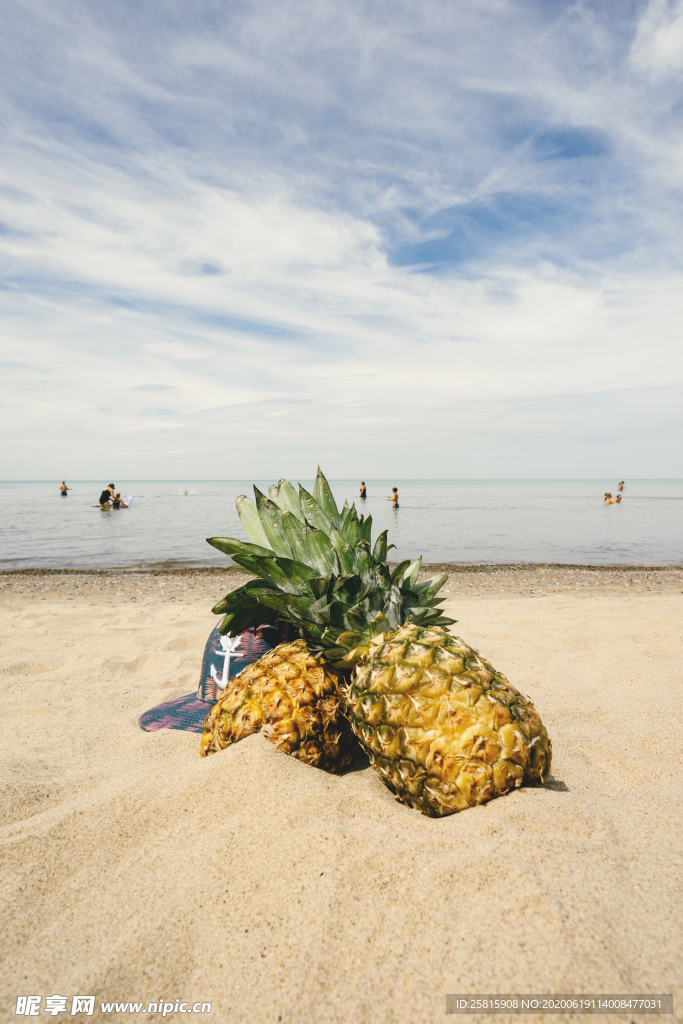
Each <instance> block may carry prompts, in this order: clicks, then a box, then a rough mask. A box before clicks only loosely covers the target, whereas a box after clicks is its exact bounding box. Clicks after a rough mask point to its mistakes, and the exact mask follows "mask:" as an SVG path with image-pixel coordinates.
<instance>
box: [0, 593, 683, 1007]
mask: <svg viewBox="0 0 683 1024" xmlns="http://www.w3.org/2000/svg"><path fill="white" fill-rule="evenodd" d="M452 607H453V611H454V614H455V615H456V616H457V618H459V620H460V621H459V623H458V625H457V626H456V627H454V630H455V631H456V632H457V633H458V634H460V635H462V636H463V637H464V638H465V639H466V640H467V641H468V642H469V643H472V644H473V645H474V646H475V647H476V648H478V649H479V650H481V651H482V653H484V654H485V655H486V656H487V657H488V658H490V660H491V661H492V662H493V663H494V664H495V665H496V666H497V667H499V668H500V669H501V670H502V671H503V672H505V673H506V674H507V675H508V676H509V678H510V680H511V681H512V682H513V683H514V684H515V685H516V686H518V687H519V688H520V689H521V690H522V691H523V692H524V693H528V694H529V695H530V696H531V697H532V699H533V700H534V702H535V703H536V706H537V708H538V709H539V711H540V713H541V715H542V716H543V720H544V722H545V724H546V726H547V728H548V730H549V732H550V734H551V736H552V739H553V745H554V767H553V776H552V779H551V782H550V784H549V785H548V786H547V787H546V788H544V789H522V790H519V791H516V792H514V793H512V794H511V795H509V796H507V797H504V798H501V799H498V800H495V801H493V802H491V803H490V804H488V805H486V806H484V807H481V808H477V809H474V810H470V811H466V812H464V813H462V814H459V815H454V816H452V817H450V818H447V819H442V820H430V819H428V818H425V817H422V816H421V815H420V814H418V813H417V812H415V811H412V810H409V809H407V808H405V807H403V806H401V805H399V804H398V803H396V802H395V800H394V799H393V797H392V796H391V794H390V793H389V792H388V790H386V789H385V788H384V787H383V785H382V784H381V782H380V781H379V779H378V777H377V776H376V775H375V774H374V772H373V771H372V769H370V768H369V767H367V764H364V763H363V762H362V761H361V760H359V761H358V762H357V763H356V764H355V766H354V767H355V770H353V771H351V772H349V773H347V774H346V775H344V776H343V777H341V778H335V777H332V776H328V775H325V774H324V773H322V772H319V771H317V770H315V769H312V768H309V767H306V766H305V765H302V764H300V763H299V762H297V761H295V760H293V759H291V758H288V757H286V756H285V755H283V754H280V753H279V752H278V751H276V750H275V749H274V748H273V747H272V746H271V745H270V744H269V743H268V741H267V740H265V739H263V738H262V737H259V736H255V737H251V738H250V739H248V740H246V741H244V742H243V743H241V744H238V745H237V746H235V747H233V748H231V749H229V750H227V751H224V752H222V753H220V754H217V755H215V756H213V757H210V758H207V759H202V760H200V758H199V756H198V746H199V738H198V736H195V735H191V734H187V733H181V732H161V733H154V734H147V733H143V732H142V731H141V730H140V729H139V727H138V725H137V717H138V715H140V714H141V712H143V711H144V710H146V709H147V708H149V707H151V706H152V705H154V704H156V703H158V702H160V701H162V700H164V699H168V698H171V697H174V696H179V695H181V694H183V693H188V692H190V691H191V690H192V689H194V687H195V686H196V681H197V674H198V670H199V663H200V658H201V652H202V649H203V644H204V641H205V639H206V636H207V634H208V631H209V629H210V627H211V626H212V624H213V622H214V619H213V616H211V614H210V612H208V611H207V608H206V598H205V597H204V598H200V597H199V596H196V597H191V598H190V599H189V600H188V601H187V602H186V603H184V604H177V603H176V604H173V603H170V602H163V601H160V602H158V603H156V604H151V605H141V604H139V603H137V604H135V603H133V604H131V603H130V602H128V603H125V604H124V603H120V604H116V603H113V604H111V605H110V604H108V603H106V598H105V597H104V596H102V597H101V598H99V599H98V598H96V597H92V596H90V597H88V598H87V599H80V598H78V597H77V598H76V599H75V600H72V601H69V602H68V603H67V600H66V599H65V598H61V597H60V596H59V595H58V594H50V595H49V596H48V597H47V599H46V600H45V601H38V600H35V599H31V600H29V597H28V596H27V595H26V594H24V595H17V594H11V595H6V596H5V597H3V599H2V601H1V602H0V630H1V635H2V653H1V656H0V658H1V660H0V671H1V676H0V679H1V688H2V699H3V707H4V710H3V716H2V730H3V764H2V791H3V800H2V809H3V814H4V818H3V821H2V832H1V836H2V859H3V871H2V900H1V901H0V907H1V910H0V913H1V915H2V919H1V928H0V936H1V938H0V941H1V942H2V950H1V959H2V967H1V968H0V970H1V972H2V980H1V983H0V984H1V992H0V995H1V999H0V1013H1V1014H2V1019H7V1020H9V1019H12V1020H16V1019H21V1018H16V1017H15V1016H14V1008H15V1005H16V998H17V996H18V995H26V994H38V993H41V994H42V995H43V996H46V995H52V994H54V993H59V994H61V995H64V996H68V997H69V1010H70V1007H71V1002H70V998H71V996H72V995H74V994H92V995H95V996H96V1010H95V1014H94V1016H93V1017H91V1018H83V1019H91V1020H96V1019H103V1015H102V1012H101V1010H100V1008H99V1004H100V1003H101V1002H102V1001H107V1002H109V1001H112V1002H113V1001H120V1002H124V1001H125V1002H128V1001H140V1002H144V1003H145V1004H146V1003H147V1002H151V1001H158V1000H164V1001H166V1000H167V1001H169V1002H173V1003H174V1004H175V1000H176V999H180V1000H181V1001H182V1000H186V1001H187V1002H189V1003H193V1002H194V1001H198V1000H204V1001H208V1002H211V1004H212V1013H211V1015H210V1016H207V1015H203V1016H201V1017H200V1016H199V1015H195V1014H190V1015H187V1014H181V1013H178V1014H175V1013H174V1012H173V1013H170V1014H168V1015H167V1018H166V1019H168V1020H188V1019H192V1020H197V1019H202V1020H213V1021H221V1022H222V1021H230V1022H232V1021H235V1022H249V1024H260V1022H268V1024H270V1022H273V1024H276V1022H280V1021H281V1022H282V1024H308V1022H315V1024H337V1022H339V1024H341V1022H345V1024H349V1022H365V1021H368V1022H373V1024H374V1022H378V1024H379V1022H382V1024H388V1022H401V1024H421V1022H428V1021H429V1022H432V1021H435V1020H439V1019H442V1018H443V1017H445V1013H444V1010H445V995H446V993H448V992H451V993H457V992H472V993H477V992H478V993H486V992H491V993H509V992H539V993H551V992H557V993H561V992H563V993H571V992H584V993H618V992H634V993H650V992H674V1006H675V1008H676V1016H677V1019H678V1020H682V1019H683V1017H682V1016H681V1008H683V941H682V940H683V865H682V861H683V855H682V851H681V846H682V843H681V839H682V834H683V827H682V820H683V816H682V811H683V772H682V768H683V753H682V751H683V700H682V687H681V681H682V679H681V677H682V673H681V664H682V659H683V648H682V644H681V628H680V627H681V622H682V621H683V595H681V594H666V595H661V596H660V595H655V594H623V595H622V594H619V595H616V596H614V597H610V596H604V595H589V596H583V595H581V594H559V595H550V596H546V597H544V598H543V599H542V600H537V599H533V598H528V597H516V598H515V597H497V598H496V599H487V598H477V599H474V598H468V597H457V598H456V600H455V601H453V605H452ZM69 1010H67V1013H66V1014H63V1015H60V1016H58V1017H55V1018H46V1017H45V1014H44V1013H41V1015H40V1018H39V1019H43V1020H44V1019H55V1020H57V1021H59V1020H66V1019H67V1018H68V1019H81V1018H72V1017H70V1016H69ZM138 1016H139V1019H141V1020H151V1019H157V1018H158V1019H160V1016H161V1015H159V1014H157V1015H154V1014H152V1015H150V1016H145V1015H135V1014H130V1013H129V1014H126V1015H122V1014H116V1013H112V1014H108V1015H104V1018H105V1019H112V1020H114V1019H115V1020H129V1021H132V1020H134V1019H137V1017H138ZM449 1019H451V1018H449ZM465 1019H466V1020H470V1021H473V1020H476V1019H478V1018H476V1017H468V1018H465ZM503 1019H504V1018H502V1017H498V1018H488V1020H492V1021H493V1020H498V1021H502V1020H503ZM508 1019H511V1020H516V1021H519V1020H521V1019H523V1018H519V1017H516V1018H508ZM524 1019H528V1018H524ZM548 1019H550V1020H561V1019H563V1018H557V1017H555V1018H546V1020H548ZM574 1019H576V1018H574ZM593 1019H596V1020H600V1019H603V1020H604V1019H605V1018H593ZM613 1019H621V1020H628V1019H631V1017H629V1016H626V1017H621V1018H613ZM632 1019H634V1020H636V1021H644V1020H646V1018H643V1017H637V1018H632ZM647 1019H650V1018H647ZM661 1019H663V1020H670V1019H671V1018H661Z"/></svg>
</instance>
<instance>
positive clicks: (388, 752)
mask: <svg viewBox="0 0 683 1024" xmlns="http://www.w3.org/2000/svg"><path fill="white" fill-rule="evenodd" d="M346 698H347V714H348V716H349V720H350V722H351V725H352V727H353V731H354V732H355V734H356V736H357V737H358V739H359V740H360V742H361V745H362V746H363V748H364V749H365V751H366V752H367V754H368V756H369V757H370V760H371V762H372V764H373V765H374V767H375V768H376V769H377V771H378V772H379V774H380V775H381V776H382V779H383V781H384V782H385V784H386V785H387V786H388V787H389V789H391V790H392V791H393V792H394V793H396V794H397V797H398V799H399V800H400V801H401V802H402V803H404V804H408V805H409V806H410V807H415V808H417V809H418V810H420V811H422V813H423V814H427V815H429V816H430V817H441V816H442V815H445V814H452V813H453V812H454V811H461V810H463V809H464V808H466V807H472V806H474V805H475V804H481V803H484V802H485V801H486V800H491V799H492V797H495V796H500V795H502V794H503V793H506V792H507V791H508V790H509V789H510V788H512V787H515V786H520V785H521V784H522V782H523V781H529V782H530V781H540V782H545V780H546V779H547V777H548V773H549V771H550V761H551V750H552V748H551V743H550V740H549V738H548V734H547V732H546V730H545V728H544V726H543V723H542V722H541V719H540V717H539V715H538V712H537V711H536V710H535V708H534V706H533V704H532V703H531V701H530V700H528V699H526V698H524V697H522V695H521V694H520V693H519V691H518V690H516V689H515V688H514V686H511V685H510V683H509V682H508V681H507V679H506V678H505V676H504V675H502V674H501V673H500V672H496V670H495V669H494V668H493V667H492V666H491V665H490V664H489V662H488V661H486V660H485V659H484V658H482V657H481V656H480V655H479V654H478V653H477V652H476V651H474V650H472V648H471V647H469V646H468V644H466V643H465V642H464V641H463V640H460V639H459V638H457V637H452V636H449V634H448V633H447V632H446V630H445V629H440V628H439V627H432V628H427V629H425V628H423V627H420V626H416V625H413V624H409V625H406V626H403V627H401V629H399V630H397V631H396V632H394V633H390V634H388V635H385V636H383V637H378V638H377V639H376V640H375V641H372V642H371V643H370V644H369V645H368V648H367V652H366V653H364V654H363V655H362V656H361V657H360V660H359V661H358V664H357V667H356V670H355V673H354V677H353V679H352V681H351V683H350V685H349V686H348V689H347V692H346Z"/></svg>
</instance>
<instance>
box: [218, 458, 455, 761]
mask: <svg viewBox="0 0 683 1024" xmlns="http://www.w3.org/2000/svg"><path fill="white" fill-rule="evenodd" d="M254 492H255V495H256V503H254V502H252V501H250V499H248V498H246V497H244V496H242V497H240V498H238V499H237V509H238V512H239V515H240V518H241V520H242V523H243V525H244V526H245V529H246V531H247V534H248V536H250V537H251V538H252V541H253V543H250V544H247V543H244V542H242V541H239V540H235V539H234V538H229V537H218V538H211V539H210V540H209V543H210V544H213V545H214V547H217V548H218V549H219V550H221V551H224V552H226V553H227V554H230V555H232V557H233V559H234V561H235V562H237V563H238V564H239V565H241V566H243V567H244V568H246V569H247V570H249V571H251V572H253V573H254V575H255V576H256V577H257V578H256V579H254V580H250V581H249V582H248V583H247V584H245V586H243V587H240V588H239V589H238V590H235V591H232V592H231V593H229V594H227V595H226V597H225V598H224V599H223V600H222V601H220V602H219V603H218V604H217V605H216V606H215V608H214V609H213V610H214V612H215V613H216V614H219V613H223V614H224V615H225V618H224V619H223V622H222V623H221V632H222V633H223V634H225V633H228V632H229V633H230V634H231V635H232V636H234V635H236V634H237V633H239V632H241V631H243V630H245V629H247V628H249V627H250V626H260V625H262V624H264V623H266V622H269V623H275V622H276V621H283V620H284V621H288V622H290V623H291V624H294V625H295V626H297V627H298V629H299V631H300V632H301V634H302V636H303V637H304V638H305V643H304V640H300V641H298V642H297V643H294V644H291V643H289V644H280V645H279V646H278V647H276V648H275V649H274V650H273V651H271V652H269V653H268V654H267V655H265V656H264V657H263V658H261V659H260V661H258V662H256V663H255V664H254V665H251V666H249V667H248V668H246V669H245V670H244V671H243V672H241V673H240V674H239V676H237V677H236V678H235V679H233V680H231V681H230V682H228V684H227V685H226V687H225V689H224V691H223V693H222V694H221V696H220V698H219V700H218V703H217V704H216V705H215V706H214V708H213V710H212V711H211V712H210V713H209V715H208V716H207V718H206V721H205V724H204V733H203V736H202V741H201V747H200V754H201V755H202V756H206V755H207V754H212V753H214V752H216V751H217V750H221V749H223V748H224V747H226V746H229V745H230V744H231V743H236V742H237V741H238V740H240V739H242V738H243V737H244V736H247V735H249V734H250V733H253V732H258V731H259V730H260V729H261V728H263V727H264V726H266V725H268V726H270V727H271V735H270V738H271V739H272V741H273V742H274V743H276V744H277V745H278V746H279V747H280V748H281V749H282V750H285V751H286V752H287V753H290V754H293V755H294V756H295V757H298V758H300V759H301V760H304V761H306V763H308V764H313V765H315V766H317V767H320V768H324V769H326V770H327V771H330V772H335V771H340V770H341V769H342V768H344V767H345V766H346V765H347V764H348V763H349V761H350V760H351V757H352V755H353V751H354V749H357V742H356V740H355V739H354V737H353V733H352V732H351V729H350V726H349V725H348V722H347V721H346V719H345V718H344V717H343V715H342V712H341V710H340V709H341V708H342V707H343V705H344V698H343V696H342V694H341V691H340V689H339V683H340V681H342V679H344V680H348V677H349V675H350V672H351V666H350V665H349V664H347V662H346V660H345V659H346V656H347V654H348V646H345V645H346V644H347V642H348V640H349V639H350V638H351V639H355V638H357V639H359V640H362V639H363V638H364V637H365V636H366V635H368V636H372V635H375V634H376V633H378V632H380V633H381V632H384V631H386V630H391V629H392V628H395V627H396V626H398V625H400V624H401V623H402V622H403V621H405V618H406V615H411V616H414V618H415V619H416V621H420V622H440V623H446V624H447V623H450V622H451V621H452V620H451V619H444V617H443V613H442V612H441V611H440V610H439V609H437V608H436V607H435V605H436V604H437V600H436V599H435V594H436V591H437V590H438V589H439V587H440V586H441V585H442V584H443V582H444V581H445V580H446V578H447V577H446V575H445V574H444V575H443V576H439V577H435V578H434V579H433V580H428V581H426V582H424V583H421V584H417V576H418V573H419V569H420V564H421V563H420V560H418V561H417V562H415V563H413V565H410V564H409V563H408V562H407V561H406V562H402V563H401V564H400V565H399V566H397V568H396V569H394V571H393V573H392V572H390V570H389V567H388V565H387V563H386V554H387V551H388V547H387V540H386V531H385V532H384V533H383V534H381V535H380V537H379V538H378V539H377V541H376V542H375V545H374V548H373V549H372V553H371V551H370V542H371V533H370V531H371V528H372V518H371V517H368V519H364V518H363V517H361V518H360V519H359V518H358V515H357V513H356V510H355V507H352V508H348V506H346V507H345V508H344V510H343V512H339V511H338V509H337V506H336V504H335V501H334V498H333V497H332V493H331V491H330V489H329V486H328V484H327V481H326V480H325V477H324V476H323V474H322V472H321V471H320V470H318V478H317V480H316V485H315V489H314V493H313V495H311V494H308V492H307V491H305V490H304V489H303V488H300V491H299V494H298V495H297V492H296V491H295V490H294V488H293V487H292V485H291V484H290V483H289V482H288V481H286V480H281V481H280V483H279V484H278V486H277V487H276V488H274V489H272V490H271V493H272V494H273V498H277V499H278V501H279V502H280V504H278V503H277V502H276V501H273V500H269V499H267V498H266V497H265V496H264V495H263V494H261V492H260V491H259V490H258V488H256V487H255V488H254ZM283 509H284V511H283ZM311 524H315V525H311ZM266 545H268V546H267V547H266ZM292 555H294V556H295V557H294V558H293V557H290V556H292ZM321 573H322V575H321ZM358 630H360V631H359V632H358ZM354 631H355V632H354ZM342 635H343V636H344V643H343V644H342V645H340V644H339V643H337V642H336V641H337V638H338V637H340V636H342Z"/></svg>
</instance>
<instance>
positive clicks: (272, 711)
mask: <svg viewBox="0 0 683 1024" xmlns="http://www.w3.org/2000/svg"><path fill="white" fill-rule="evenodd" d="M343 703H344V701H343V697H342V695H341V693H340V690H339V673H338V672H337V671H336V670H335V669H333V668H331V667H330V666H328V665H326V664H325V663H324V662H322V661H321V659H316V658H315V657H314V656H313V655H312V654H310V652H309V651H308V650H307V648H306V644H305V643H304V641H303V640H295V641H294V642H293V643H284V644H280V645H279V646H278V647H276V648H275V649H274V650H272V651H269V652H268V653H267V654H265V655H264V656H263V657H262V658H260V659H259V661H257V662H255V663H254V664H253V665H249V666H248V667H247V668H245V669H244V670H243V671H242V672H240V674H239V676H237V678H235V679H233V680H232V681H231V682H230V683H228V685H227V686H226V687H225V690H224V692H223V693H222V695H221V696H220V698H219V699H218V702H217V703H216V704H215V705H214V706H213V708H212V709H211V711H210V713H209V714H208V715H207V718H206V721H205V723H204V733H203V735H202V741H201V746H200V749H199V753H200V756H201V757H206V756H207V755H208V754H213V753H215V752H216V751H218V750H223V749H224V747H229V746H230V744H231V743H237V741H238V740H241V739H244V737H245V736H249V735H250V734H251V733H254V732H259V731H260V730H261V729H262V728H263V727H264V726H268V727H269V735H268V738H269V739H270V741H271V742H272V743H274V744H275V746H276V747H278V748H279V749H280V750H283V751H284V752H285V753H286V754H293V755H294V757H298V758H299V760H300V761H304V762H305V763H306V764H310V765H313V767H314V768H324V769H325V771H328V772H338V771H341V770H342V769H343V768H345V767H346V766H347V765H348V764H349V762H350V761H351V758H352V757H353V751H354V749H355V748H356V740H355V739H354V736H353V733H352V732H351V728H350V726H349V723H348V721H347V720H346V718H345V717H344V715H343V712H342V707H343Z"/></svg>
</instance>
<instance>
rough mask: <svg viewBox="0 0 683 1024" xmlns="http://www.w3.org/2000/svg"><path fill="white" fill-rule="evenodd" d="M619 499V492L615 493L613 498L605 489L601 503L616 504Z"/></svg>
mask: <svg viewBox="0 0 683 1024" xmlns="http://www.w3.org/2000/svg"><path fill="white" fill-rule="evenodd" d="M620 501H621V495H620V494H617V496H616V498H613V497H612V495H611V494H610V492H609V491H605V500H604V501H603V505H618V504H619V502H620Z"/></svg>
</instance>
